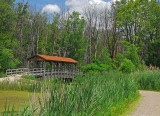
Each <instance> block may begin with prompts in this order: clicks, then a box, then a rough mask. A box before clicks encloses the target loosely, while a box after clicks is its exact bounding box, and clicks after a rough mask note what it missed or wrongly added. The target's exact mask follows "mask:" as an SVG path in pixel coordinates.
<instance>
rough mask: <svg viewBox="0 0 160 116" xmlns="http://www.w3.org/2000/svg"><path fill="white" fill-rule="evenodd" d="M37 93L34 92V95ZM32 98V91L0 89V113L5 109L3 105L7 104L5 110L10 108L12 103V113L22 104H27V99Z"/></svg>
mask: <svg viewBox="0 0 160 116" xmlns="http://www.w3.org/2000/svg"><path fill="white" fill-rule="evenodd" d="M38 95H39V94H38V93H36V96H38ZM31 98H32V93H29V92H25V91H3V90H0V115H2V113H3V112H4V111H5V105H7V110H8V107H9V111H11V110H12V107H13V105H14V107H15V109H14V113H18V112H19V110H20V109H22V108H23V107H24V106H28V105H29V99H31Z"/></svg>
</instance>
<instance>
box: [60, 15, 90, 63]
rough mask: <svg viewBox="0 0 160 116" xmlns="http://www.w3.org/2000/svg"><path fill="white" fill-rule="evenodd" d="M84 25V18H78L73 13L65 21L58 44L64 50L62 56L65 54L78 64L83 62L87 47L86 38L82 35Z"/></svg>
mask: <svg viewBox="0 0 160 116" xmlns="http://www.w3.org/2000/svg"><path fill="white" fill-rule="evenodd" d="M85 25H86V22H85V20H84V17H81V18H80V14H79V13H78V12H73V13H72V14H71V15H70V16H69V18H68V20H66V21H65V27H64V32H63V33H62V40H61V44H60V46H62V47H63V48H64V49H62V51H61V52H62V53H63V55H64V53H67V57H71V58H74V59H75V60H77V61H80V62H82V61H83V57H84V52H85V49H86V47H87V37H86V36H84V35H83V33H84V28H85ZM65 50H66V51H65Z"/></svg>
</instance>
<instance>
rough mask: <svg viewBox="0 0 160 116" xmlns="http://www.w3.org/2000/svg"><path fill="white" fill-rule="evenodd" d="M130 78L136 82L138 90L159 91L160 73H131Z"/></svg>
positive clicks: (155, 71)
mask: <svg viewBox="0 0 160 116" xmlns="http://www.w3.org/2000/svg"><path fill="white" fill-rule="evenodd" d="M131 77H133V78H134V79H135V80H136V82H137V85H138V87H139V89H142V90H156V91H160V72H159V71H157V70H154V71H143V72H139V73H132V74H131Z"/></svg>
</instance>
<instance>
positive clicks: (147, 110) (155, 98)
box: [130, 90, 160, 116]
mask: <svg viewBox="0 0 160 116" xmlns="http://www.w3.org/2000/svg"><path fill="white" fill-rule="evenodd" d="M139 92H140V94H141V96H142V98H141V99H140V101H139V104H138V106H137V108H136V111H135V112H133V113H132V114H131V115H130V116H160V92H153V91H141V90H140V91H139Z"/></svg>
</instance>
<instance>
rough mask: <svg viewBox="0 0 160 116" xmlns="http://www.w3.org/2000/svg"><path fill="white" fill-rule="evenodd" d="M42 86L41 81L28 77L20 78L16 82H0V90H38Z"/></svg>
mask: <svg viewBox="0 0 160 116" xmlns="http://www.w3.org/2000/svg"><path fill="white" fill-rule="evenodd" d="M43 86H44V87H45V84H44V83H43V82H41V81H34V80H30V79H20V80H18V82H17V81H14V82H10V81H8V80H5V81H2V82H0V90H17V91H29V92H34V91H35V92H39V91H41V88H42V87H43Z"/></svg>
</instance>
